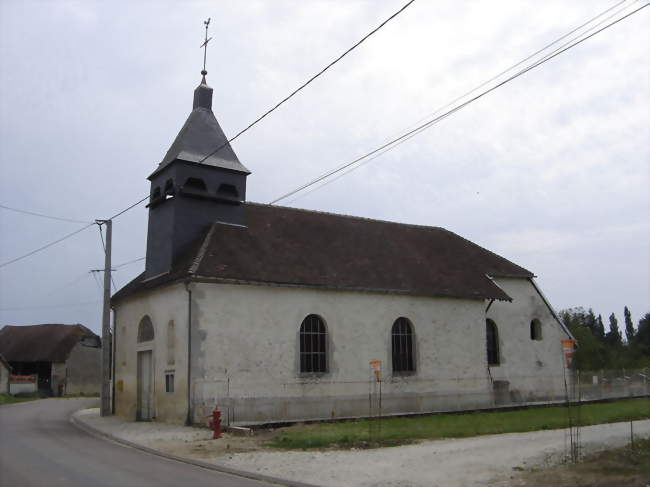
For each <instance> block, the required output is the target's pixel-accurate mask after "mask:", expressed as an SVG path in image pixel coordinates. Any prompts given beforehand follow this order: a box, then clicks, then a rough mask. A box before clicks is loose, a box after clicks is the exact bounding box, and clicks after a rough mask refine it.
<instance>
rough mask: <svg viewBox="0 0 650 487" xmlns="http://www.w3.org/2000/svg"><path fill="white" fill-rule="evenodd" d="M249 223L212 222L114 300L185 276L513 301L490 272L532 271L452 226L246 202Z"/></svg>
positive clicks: (514, 273)
mask: <svg viewBox="0 0 650 487" xmlns="http://www.w3.org/2000/svg"><path fill="white" fill-rule="evenodd" d="M245 207H246V208H245V211H246V226H245V227H244V226H238V225H228V224H224V223H215V224H213V225H212V227H211V228H209V229H206V233H205V236H204V237H203V238H200V239H198V240H197V241H196V242H195V243H194V245H193V247H192V248H191V249H189V250H188V252H187V254H186V255H185V257H184V258H182V259H180V261H179V262H176V263H175V265H174V267H173V269H172V271H171V272H170V273H167V274H164V275H162V276H158V277H154V278H150V279H148V280H144V274H143V275H140V276H138V277H137V278H135V279H134V280H133V281H132V282H130V283H129V284H127V285H126V286H125V287H124V288H122V289H121V290H120V291H119V292H118V293H116V294H115V295H114V296H113V300H119V299H121V298H123V297H126V296H128V295H131V294H133V293H137V292H140V291H143V290H146V289H151V288H154V287H158V286H160V285H162V284H165V283H169V282H174V281H182V280H187V279H194V280H206V281H215V282H223V283H251V284H272V285H286V286H299V287H314V288H325V289H340V290H351V291H369V292H385V293H394V294H411V295H423V296H439V297H454V298H469V299H499V300H510V297H509V296H508V295H507V294H506V293H505V292H504V291H503V290H502V289H501V288H500V287H499V286H497V285H496V284H495V283H494V281H493V280H492V279H491V277H521V278H531V277H534V276H533V274H532V273H531V272H530V271H528V270H526V269H524V268H522V267H520V266H518V265H516V264H514V263H512V262H510V261H508V260H506V259H504V258H503V257H500V256H498V255H496V254H494V253H492V252H490V251H489V250H486V249H484V248H482V247H480V246H478V245H476V244H474V243H472V242H470V241H469V240H466V239H464V238H463V237H460V236H459V235H456V234H455V233H453V232H450V231H448V230H445V229H443V228H439V227H426V226H418V225H408V224H402V223H394V222H387V221H379V220H370V219H366V218H359V217H353V216H346V215H336V214H331V213H322V212H315V211H308V210H300V209H294V208H287V207H280V206H271V205H260V204H253V203H246V205H245Z"/></svg>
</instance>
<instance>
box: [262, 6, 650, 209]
mask: <svg viewBox="0 0 650 487" xmlns="http://www.w3.org/2000/svg"><path fill="white" fill-rule="evenodd" d="M649 5H650V4H645V5H643V6H641V7H639V8H638V9H636V10H633V11H632V12H630V13H629V14H626V15H624V16H623V17H620V18H619V19H617V20H615V21H613V22H611V23H609V24H607V25H606V26H605V27H603V28H601V29H599V30H597V31H595V32H593V33H592V34H590V35H588V36H586V37H583V38H582V39H579V40H578V41H576V42H574V43H572V44H571V43H568V44H569V45H568V46H567V44H565V45H564V46H566V47H563V48H558V49H557V50H556V51H554V52H553V53H551V54H549V55H547V56H545V57H543V58H542V59H541V60H539V61H536V62H535V63H533V64H532V65H530V66H528V67H526V68H524V69H522V70H521V71H519V72H517V73H515V74H514V75H512V76H510V77H509V78H506V79H505V80H504V81H501V82H499V83H498V84H496V85H494V86H492V87H491V88H489V89H487V90H485V91H483V92H481V93H480V94H478V95H476V96H474V97H473V98H470V99H469V100H467V101H465V102H463V103H461V104H460V105H458V106H456V107H454V108H452V109H451V110H449V111H447V112H445V113H443V114H442V115H440V116H438V117H436V118H434V119H432V120H430V121H428V122H426V123H424V124H421V125H419V126H417V127H416V128H415V129H413V130H410V131H408V132H406V133H405V134H403V135H401V136H399V137H397V138H395V139H393V140H391V141H389V142H387V143H385V144H383V145H381V146H379V147H378V148H376V149H373V150H372V151H370V152H368V153H366V154H364V155H363V156H361V157H357V158H356V159H354V160H353V161H350V162H348V163H346V164H343V165H342V166H339V167H338V168H335V169H332V170H330V171H328V172H326V173H324V174H322V175H321V176H319V177H317V178H315V179H313V180H311V181H309V182H307V183H305V184H302V185H301V186H299V187H298V188H296V189H293V190H291V191H289V192H288V193H285V194H284V195H282V196H280V197H278V198H276V199H274V200H272V201H271V202H270V203H269V204H271V205H273V204H275V203H277V202H279V201H282V200H283V199H286V198H288V197H289V196H293V195H294V194H296V193H298V192H300V191H302V190H304V189H306V188H308V187H310V186H313V185H314V184H317V183H319V182H320V181H322V180H324V179H327V178H329V177H330V176H333V175H334V174H336V173H338V172H340V171H342V170H343V169H346V168H348V167H350V166H352V165H354V164H356V163H358V162H360V161H362V160H363V159H366V158H367V157H370V156H373V155H375V154H377V153H379V152H380V151H383V150H384V149H387V150H390V149H388V148H389V147H390V146H393V145H398V144H397V143H398V142H400V141H402V140H404V139H406V140H407V139H408V138H410V137H412V136H414V135H417V134H418V133H420V132H422V131H424V130H425V129H427V128H429V127H431V126H433V125H434V124H436V123H438V122H440V121H442V120H444V119H445V118H447V117H449V116H450V115H452V114H454V113H456V112H457V111H459V110H461V109H462V108H464V107H466V106H467V105H469V104H471V103H473V102H475V101H476V100H478V99H479V98H482V97H484V96H485V95H487V94H489V93H491V92H492V91H494V90H496V89H497V88H500V87H501V86H503V85H505V84H507V83H509V82H510V81H512V80H514V79H516V78H518V77H519V76H522V75H523V74H525V73H527V72H528V71H530V70H532V69H534V68H536V67H538V66H540V65H541V64H543V63H545V62H547V61H549V60H551V59H553V58H555V57H556V56H558V55H560V54H562V53H564V52H565V51H568V50H569V49H571V48H573V47H575V46H577V45H578V44H581V43H583V42H584V41H586V40H588V39H590V38H592V37H593V36H595V35H597V34H599V33H600V32H602V31H604V30H606V29H608V28H610V27H612V26H613V25H615V24H617V23H619V22H620V21H622V20H624V19H626V18H628V17H630V16H631V15H634V14H635V13H637V12H639V11H640V10H642V9H644V8H645V7H648V6H649ZM578 37H579V36H578ZM574 40H575V38H574ZM570 42H573V41H570ZM385 152H386V151H385Z"/></svg>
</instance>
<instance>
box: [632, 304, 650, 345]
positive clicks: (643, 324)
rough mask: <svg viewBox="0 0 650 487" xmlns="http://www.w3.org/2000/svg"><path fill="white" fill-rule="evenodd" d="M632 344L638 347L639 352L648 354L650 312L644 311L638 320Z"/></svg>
mask: <svg viewBox="0 0 650 487" xmlns="http://www.w3.org/2000/svg"><path fill="white" fill-rule="evenodd" d="M634 344H635V345H636V346H637V347H639V349H640V350H641V353H643V354H644V355H648V356H650V313H646V314H645V316H644V317H643V318H641V319H640V320H639V326H638V328H637V330H636V335H635V337H634Z"/></svg>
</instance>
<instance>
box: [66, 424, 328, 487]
mask: <svg viewBox="0 0 650 487" xmlns="http://www.w3.org/2000/svg"><path fill="white" fill-rule="evenodd" d="M77 412H79V411H77ZM77 412H75V413H73V414H72V415H71V416H70V422H71V423H72V424H73V425H75V426H76V427H77V428H79V429H81V430H83V431H85V432H86V433H88V434H90V435H93V436H96V437H98V438H102V439H106V440H110V441H114V442H116V443H120V444H122V445H124V446H128V447H130V448H135V449H136V450H141V451H143V452H146V453H149V454H151V455H156V456H158V457H162V458H166V459H168V460H174V461H176V462H181V463H186V464H188V465H194V466H196V467H201V468H205V469H208V470H214V471H215V472H220V473H225V474H228V475H233V476H236V477H243V478H247V479H251V480H259V481H261V482H267V483H270V484H276V485H282V486H286V487H318V486H317V485H314V484H306V483H304V482H296V481H294V480H287V479H281V478H279V477H272V476H270V475H263V474H258V473H255V472H247V471H245V470H237V469H234V468H230V467H227V466H225V465H219V464H215V463H208V462H202V461H201V460H194V459H192V458H185V457H179V456H177V455H172V454H169V453H165V452H161V451H159V450H154V449H153V448H149V447H146V446H143V445H139V444H137V443H133V442H132V441H128V440H124V439H122V438H118V437H117V436H113V435H111V434H109V433H106V432H105V431H102V430H100V429H98V428H95V427H93V426H90V425H89V424H88V423H85V422H84V421H83V420H81V419H79V418H78V417H77V416H76V414H77Z"/></svg>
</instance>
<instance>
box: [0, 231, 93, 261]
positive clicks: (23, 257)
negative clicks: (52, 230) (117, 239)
mask: <svg viewBox="0 0 650 487" xmlns="http://www.w3.org/2000/svg"><path fill="white" fill-rule="evenodd" d="M93 225H94V223H89V224H88V225H86V226H84V227H81V228H80V229H79V230H75V231H74V232H72V233H69V234H67V235H65V236H63V237H61V238H59V239H57V240H55V241H54V242H50V243H48V244H46V245H43V246H42V247H39V248H37V249H34V250H32V251H31V252H27V253H26V254H24V255H21V256H20V257H16V258H15V259H12V260H9V261H7V262H4V263H2V264H0V268H2V267H5V266H8V265H9V264H13V263H14V262H18V261H19V260H22V259H25V258H27V257H29V256H30V255H34V254H36V253H37V252H40V251H41V250H45V249H47V248H49V247H51V246H52V245H56V244H58V243H59V242H63V241H64V240H66V239H68V238H70V237H72V236H74V235H76V234H78V233H80V232H83V231H84V230H86V229H88V228H90V227H92V226H93Z"/></svg>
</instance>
